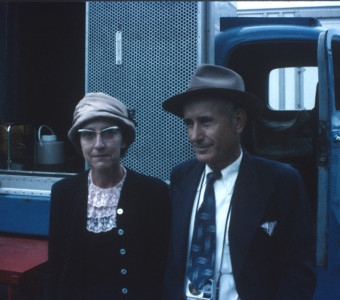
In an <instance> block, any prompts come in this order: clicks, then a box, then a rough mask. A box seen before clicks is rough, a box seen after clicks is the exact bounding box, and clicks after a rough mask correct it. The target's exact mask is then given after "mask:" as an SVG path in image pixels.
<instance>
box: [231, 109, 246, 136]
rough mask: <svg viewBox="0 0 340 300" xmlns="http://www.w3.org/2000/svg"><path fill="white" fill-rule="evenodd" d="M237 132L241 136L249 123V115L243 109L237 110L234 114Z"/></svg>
mask: <svg viewBox="0 0 340 300" xmlns="http://www.w3.org/2000/svg"><path fill="white" fill-rule="evenodd" d="M234 122H235V131H236V134H239V135H240V134H241V133H242V131H243V129H244V127H245V126H246V123H247V113H246V111H245V110H244V109H242V108H236V110H235V113H234Z"/></svg>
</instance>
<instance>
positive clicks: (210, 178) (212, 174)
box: [207, 171, 222, 183]
mask: <svg viewBox="0 0 340 300" xmlns="http://www.w3.org/2000/svg"><path fill="white" fill-rule="evenodd" d="M221 176H222V174H221V171H215V172H210V173H208V175H207V182H209V183H214V182H215V180H216V179H219V178H220V177H221Z"/></svg>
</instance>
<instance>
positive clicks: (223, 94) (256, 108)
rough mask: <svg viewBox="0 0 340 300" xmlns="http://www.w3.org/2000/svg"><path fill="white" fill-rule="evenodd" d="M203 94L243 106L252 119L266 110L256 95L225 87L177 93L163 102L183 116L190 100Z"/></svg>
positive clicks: (171, 111)
mask: <svg viewBox="0 0 340 300" xmlns="http://www.w3.org/2000/svg"><path fill="white" fill-rule="evenodd" d="M202 96H209V97H211V98H216V97H218V98H221V99H223V100H226V101H231V102H233V103H234V104H235V105H236V106H237V107H240V108H243V109H244V110H245V111H246V112H247V115H248V117H249V118H250V119H254V118H256V117H257V116H259V115H260V114H261V113H262V112H263V111H264V108H265V107H264V104H263V102H262V101H261V100H260V99H259V98H258V97H256V96H254V95H252V94H249V93H247V92H242V91H237V90H231V89H223V88H201V89H196V90H191V91H187V92H184V93H181V94H178V95H175V96H173V97H171V98H169V99H167V100H165V101H164V102H163V104H162V107H163V109H164V110H166V111H168V112H170V113H172V114H174V115H176V116H178V117H180V118H183V108H184V105H185V104H186V103H187V101H188V100H194V99H195V98H197V99H199V98H200V97H202Z"/></svg>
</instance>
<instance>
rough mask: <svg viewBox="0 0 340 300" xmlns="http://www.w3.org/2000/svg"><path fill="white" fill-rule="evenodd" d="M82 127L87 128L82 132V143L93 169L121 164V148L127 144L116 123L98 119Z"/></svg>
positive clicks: (86, 158) (83, 150)
mask: <svg viewBox="0 0 340 300" xmlns="http://www.w3.org/2000/svg"><path fill="white" fill-rule="evenodd" d="M110 127H112V128H110ZM80 129H86V130H84V131H83V132H80V145H81V149H82V152H83V156H84V158H85V160H86V161H87V163H88V164H89V165H90V166H91V168H92V170H93V171H104V170H108V169H111V168H114V167H115V166H117V165H119V164H120V155H121V150H122V148H124V147H126V145H125V143H124V141H123V137H122V134H121V131H120V129H119V127H118V126H117V125H116V124H115V123H113V122H110V121H100V120H97V121H93V122H90V123H87V124H86V125H84V126H83V127H82V128H80Z"/></svg>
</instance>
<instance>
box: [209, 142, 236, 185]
mask: <svg viewBox="0 0 340 300" xmlns="http://www.w3.org/2000/svg"><path fill="white" fill-rule="evenodd" d="M242 157H243V151H242V148H241V152H240V156H239V157H238V158H237V159H236V160H235V161H234V162H232V163H231V164H230V165H229V166H227V167H225V168H224V169H222V170H221V173H222V179H223V181H226V180H227V179H228V177H229V176H230V175H232V174H235V173H236V174H237V173H238V171H239V169H240V165H241V161H242ZM210 172H213V170H211V169H210V168H209V167H208V165H205V176H207V174H209V173H210Z"/></svg>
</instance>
